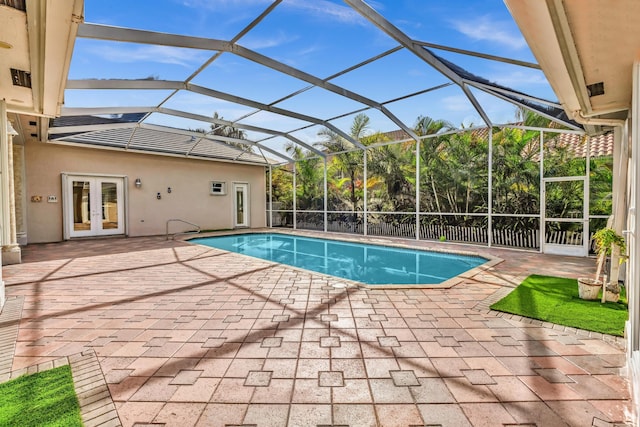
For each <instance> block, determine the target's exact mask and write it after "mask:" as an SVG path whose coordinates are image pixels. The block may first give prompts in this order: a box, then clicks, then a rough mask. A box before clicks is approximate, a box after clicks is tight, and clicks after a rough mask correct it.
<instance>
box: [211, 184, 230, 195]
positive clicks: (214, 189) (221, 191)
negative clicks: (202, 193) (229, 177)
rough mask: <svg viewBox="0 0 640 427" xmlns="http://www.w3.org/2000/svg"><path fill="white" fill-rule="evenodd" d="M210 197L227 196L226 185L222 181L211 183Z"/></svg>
mask: <svg viewBox="0 0 640 427" xmlns="http://www.w3.org/2000/svg"><path fill="white" fill-rule="evenodd" d="M210 188H211V193H210V194H211V195H214V196H222V195H225V194H227V183H226V182H223V181H211V187H210Z"/></svg>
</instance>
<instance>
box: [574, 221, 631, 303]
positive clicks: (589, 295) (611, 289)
mask: <svg viewBox="0 0 640 427" xmlns="http://www.w3.org/2000/svg"><path fill="white" fill-rule="evenodd" d="M593 240H594V242H595V244H596V253H597V254H598V264H597V268H596V275H595V277H594V278H593V279H589V278H579V279H578V294H579V296H580V298H582V299H597V298H598V292H599V291H600V289H601V288H602V289H603V296H602V302H604V301H605V299H606V301H614V302H615V301H618V299H619V298H620V286H619V285H618V284H617V283H615V284H611V285H608V286H606V284H603V282H602V281H600V275H601V274H602V267H603V266H604V261H605V259H606V257H607V256H610V255H611V251H612V250H613V248H614V246H615V247H617V248H618V249H619V250H620V254H621V255H620V260H621V261H623V260H624V259H625V255H624V253H625V252H626V251H627V244H626V242H625V240H624V237H622V236H621V235H619V234H618V233H616V231H615V230H614V229H613V228H603V229H601V230H598V231H596V232H595V233H594V235H593Z"/></svg>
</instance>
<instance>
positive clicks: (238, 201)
mask: <svg viewBox="0 0 640 427" xmlns="http://www.w3.org/2000/svg"><path fill="white" fill-rule="evenodd" d="M233 213H234V215H233V226H234V227H248V226H249V184H245V183H239V182H234V183H233Z"/></svg>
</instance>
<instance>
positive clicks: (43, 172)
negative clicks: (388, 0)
mask: <svg viewBox="0 0 640 427" xmlns="http://www.w3.org/2000/svg"><path fill="white" fill-rule="evenodd" d="M25 164H26V181H27V187H26V200H27V239H28V242H29V243H42V242H57V241H61V240H62V239H63V213H62V206H63V192H62V182H61V173H63V172H66V173H79V174H86V175H92V174H108V175H122V176H126V177H128V184H127V189H126V192H125V193H126V199H127V200H126V211H127V212H126V215H128V224H129V227H128V230H127V234H128V235H129V236H150V235H160V234H164V233H165V227H166V221H167V219H170V218H180V219H183V220H186V221H189V222H192V223H195V224H198V225H200V226H201V227H202V229H224V228H232V227H233V197H232V194H231V189H232V183H233V182H247V183H249V196H250V198H249V203H250V220H249V224H250V226H251V227H253V228H256V227H264V226H265V205H266V200H265V199H266V196H265V187H266V184H265V171H264V168H263V167H261V166H250V165H239V164H232V163H223V162H212V161H205V160H194V159H182V158H175V157H166V156H157V155H147V154H137V153H125V152H119V151H110V150H98V149H91V148H83V147H71V146H62V145H55V144H42V143H38V142H28V143H27V145H26V150H25ZM136 178H140V179H141V180H142V187H141V188H136V187H135V185H134V181H135V179H136ZM210 181H225V182H226V183H227V195H225V196H212V195H210V194H209V185H210V184H209V183H210ZM169 187H171V193H168V191H167V189H168V188H169ZM157 193H161V196H162V199H160V200H158V199H157V198H156V195H157ZM33 196H41V197H42V201H40V202H33V201H31V199H32V197H33ZM48 196H56V197H57V200H58V201H57V203H49V202H48V201H47V199H48ZM179 227H181V226H180V225H178V224H176V225H172V230H178V229H179Z"/></svg>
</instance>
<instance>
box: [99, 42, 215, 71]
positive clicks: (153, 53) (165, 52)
mask: <svg viewBox="0 0 640 427" xmlns="http://www.w3.org/2000/svg"><path fill="white" fill-rule="evenodd" d="M91 52H92V53H93V52H95V53H97V54H99V55H100V56H102V57H103V58H105V59H107V60H109V61H111V62H118V63H125V64H129V63H135V62H155V63H159V64H172V65H180V66H183V67H192V66H193V64H194V63H198V62H204V61H205V60H206V59H207V58H208V57H209V56H210V55H212V53H210V54H206V53H203V52H201V51H196V50H191V49H181V48H177V47H172V46H136V47H134V48H130V47H128V46H127V47H119V46H118V47H115V46H105V47H102V48H100V49H99V50H95V51H93V50H92V51H91Z"/></svg>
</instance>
